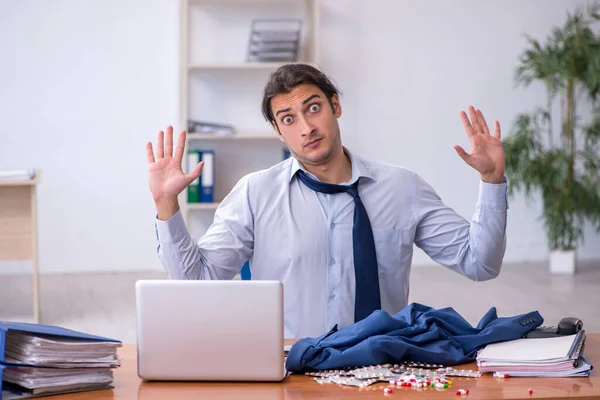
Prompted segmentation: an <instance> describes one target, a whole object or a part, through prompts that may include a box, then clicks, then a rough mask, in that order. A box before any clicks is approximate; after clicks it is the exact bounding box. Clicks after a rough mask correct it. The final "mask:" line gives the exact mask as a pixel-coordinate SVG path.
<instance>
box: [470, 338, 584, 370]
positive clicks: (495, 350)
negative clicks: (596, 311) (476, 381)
mask: <svg viewBox="0 0 600 400" xmlns="http://www.w3.org/2000/svg"><path fill="white" fill-rule="evenodd" d="M584 342H585V332H584V331H580V332H579V333H576V334H574V335H568V336H557V337H552V338H540V339H516V340H509V341H506V342H501V343H493V344H490V345H488V346H486V347H485V348H484V349H482V350H480V351H479V353H478V354H477V365H478V366H479V370H480V371H481V372H497V373H500V374H507V375H509V376H538V377H566V376H588V375H589V373H590V370H591V369H592V368H593V367H592V365H591V364H590V363H589V362H588V361H587V360H586V359H585V358H584V357H583V354H582V353H583V345H584Z"/></svg>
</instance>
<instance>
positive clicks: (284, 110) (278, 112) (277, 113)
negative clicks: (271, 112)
mask: <svg viewBox="0 0 600 400" xmlns="http://www.w3.org/2000/svg"><path fill="white" fill-rule="evenodd" d="M291 109H292V108H291V107H288V108H284V109H283V110H279V111H277V112H276V113H275V116H278V115H279V114H280V113H282V112H288V111H290V110H291Z"/></svg>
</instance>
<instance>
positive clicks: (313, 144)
mask: <svg viewBox="0 0 600 400" xmlns="http://www.w3.org/2000/svg"><path fill="white" fill-rule="evenodd" d="M320 141H321V139H315V140H311V141H310V142H308V143H306V144H305V145H304V147H314V146H315V145H316V144H317V143H319V142H320Z"/></svg>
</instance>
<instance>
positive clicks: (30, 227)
mask: <svg viewBox="0 0 600 400" xmlns="http://www.w3.org/2000/svg"><path fill="white" fill-rule="evenodd" d="M40 174H41V171H40V170H37V171H36V177H35V178H34V179H27V180H15V181H0V260H3V261H4V260H17V261H31V262H32V264H33V271H32V272H33V322H34V323H36V324H39V323H40V285H39V266H38V265H39V261H38V228H37V185H38V183H39V181H40Z"/></svg>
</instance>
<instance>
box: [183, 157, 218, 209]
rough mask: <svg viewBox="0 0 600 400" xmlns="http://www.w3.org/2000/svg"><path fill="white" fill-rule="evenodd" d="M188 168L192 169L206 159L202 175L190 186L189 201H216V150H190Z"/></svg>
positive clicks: (188, 191) (188, 190)
mask: <svg viewBox="0 0 600 400" xmlns="http://www.w3.org/2000/svg"><path fill="white" fill-rule="evenodd" d="M187 157H188V161H187V169H188V173H189V172H190V171H192V170H193V169H194V168H195V167H196V165H198V163H199V162H200V161H204V167H202V175H200V177H199V178H198V179H195V180H194V181H192V183H191V184H190V185H189V186H188V189H187V195H188V203H212V202H213V201H214V182H215V152H214V150H189V151H188V155H187Z"/></svg>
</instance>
